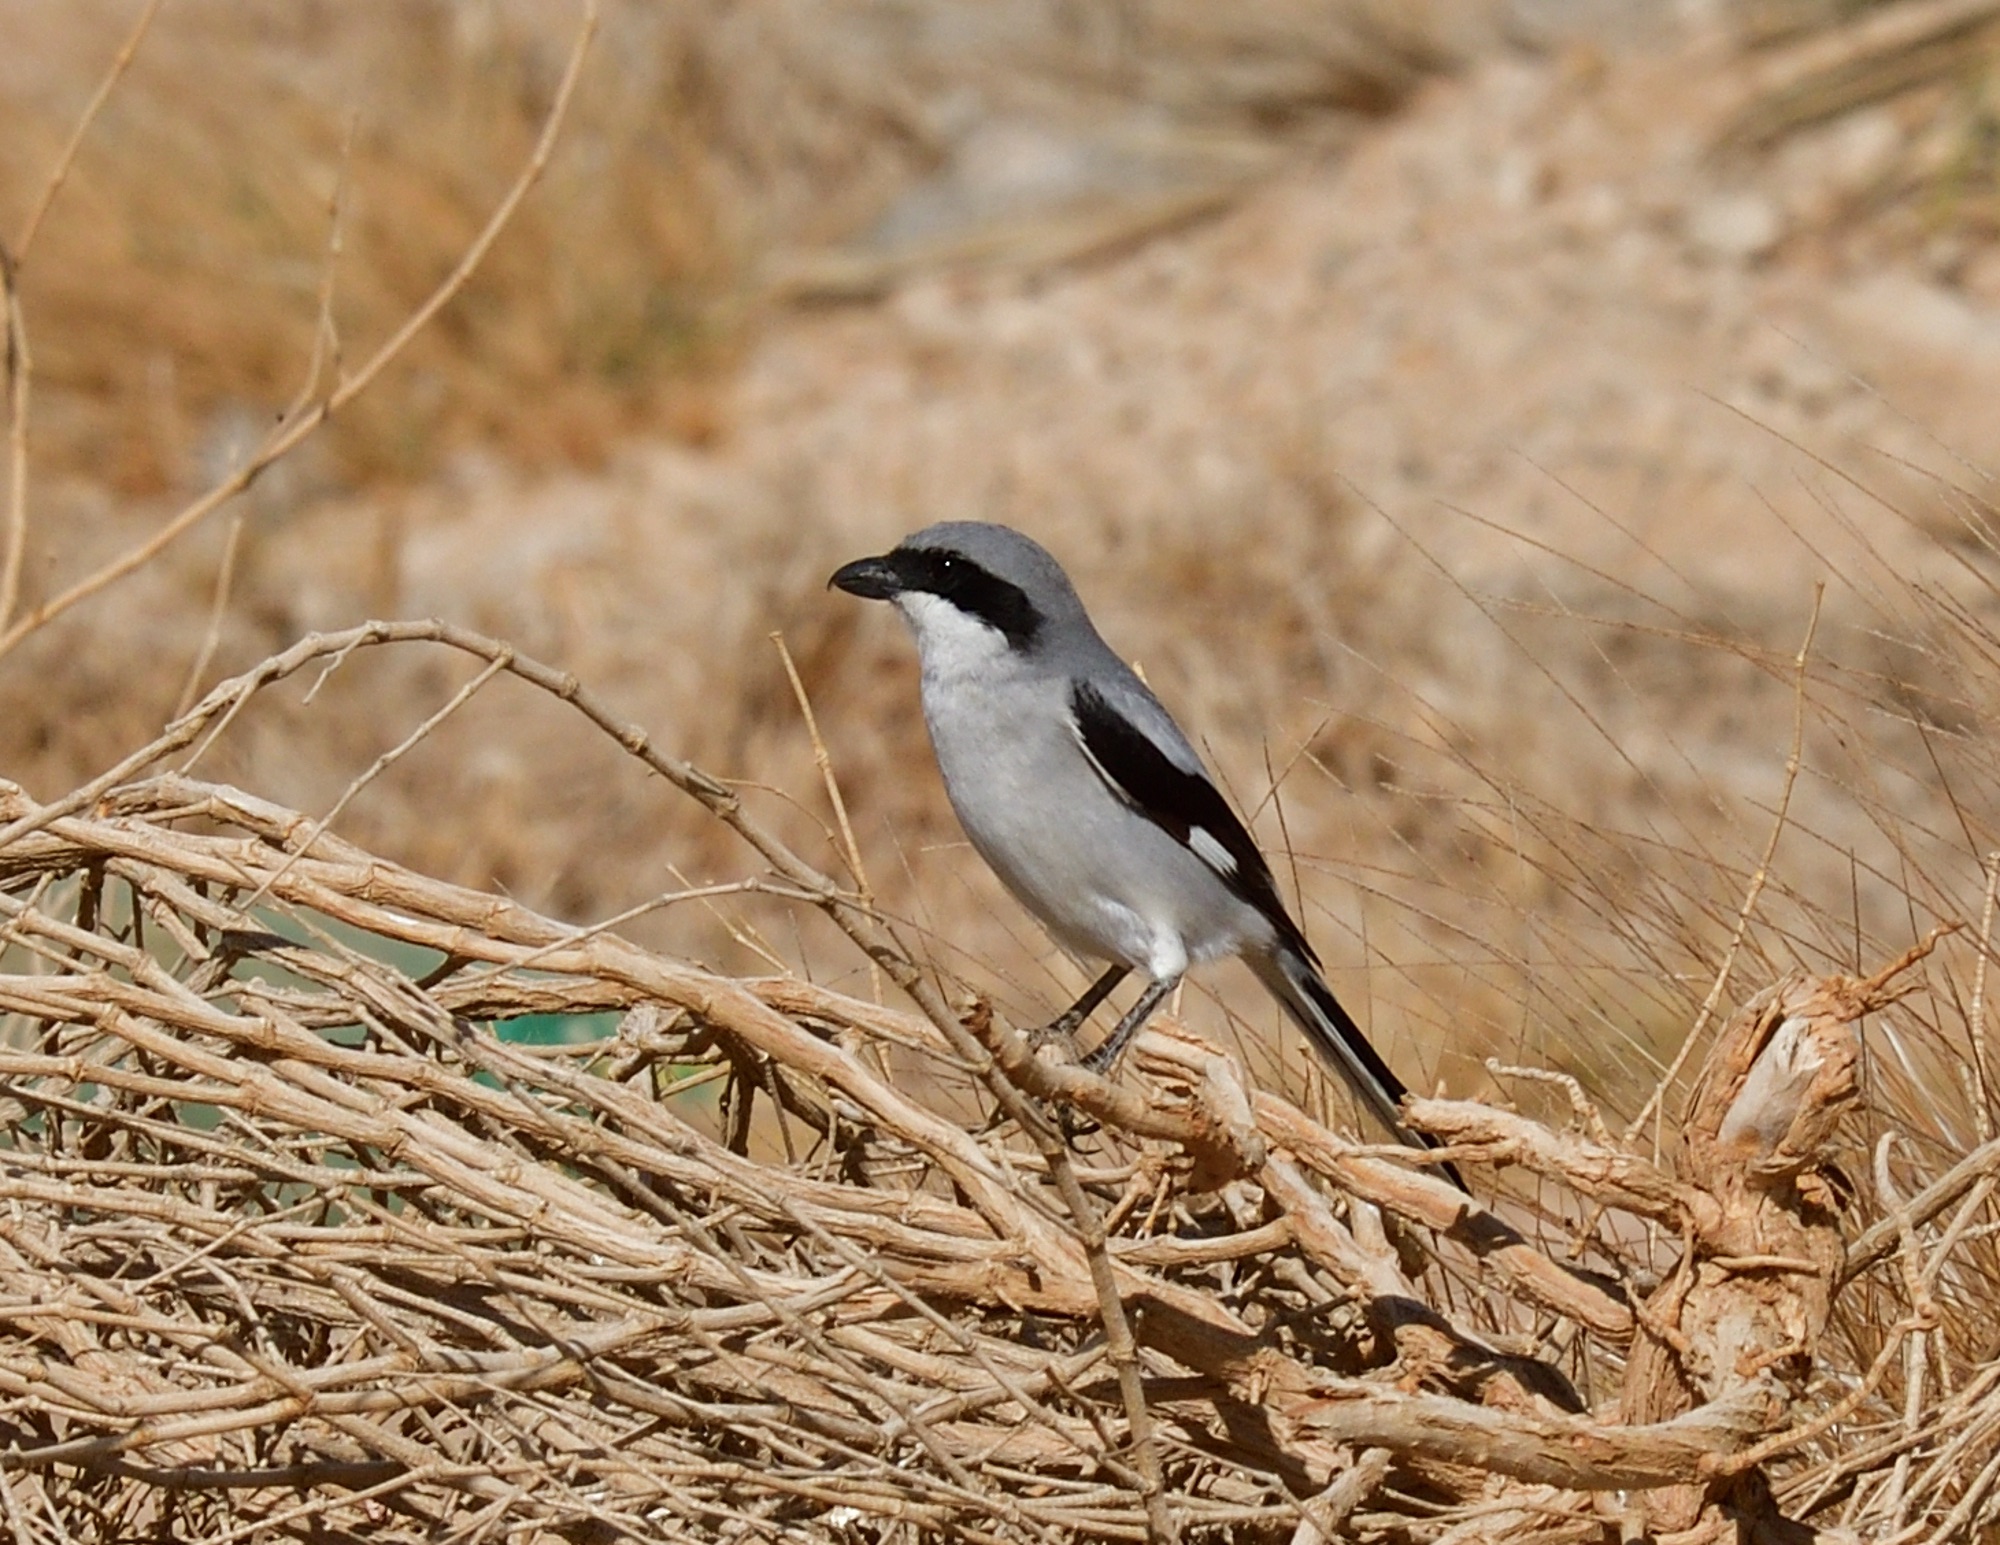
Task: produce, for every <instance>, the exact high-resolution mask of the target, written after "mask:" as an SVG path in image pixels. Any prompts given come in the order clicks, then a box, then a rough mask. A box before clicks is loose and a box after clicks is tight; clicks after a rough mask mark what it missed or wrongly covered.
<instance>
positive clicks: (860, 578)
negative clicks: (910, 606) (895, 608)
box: [827, 553, 905, 601]
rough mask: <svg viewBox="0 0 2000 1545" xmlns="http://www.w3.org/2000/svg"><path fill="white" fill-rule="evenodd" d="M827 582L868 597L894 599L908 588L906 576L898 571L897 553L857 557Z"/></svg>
mask: <svg viewBox="0 0 2000 1545" xmlns="http://www.w3.org/2000/svg"><path fill="white" fill-rule="evenodd" d="M827 584H829V585H830V586H832V587H833V588H834V589H836V590H845V591H846V592H847V593H848V594H849V595H858V596H860V597H861V598H862V599H863V600H864V601H893V600H894V599H895V598H896V597H897V596H898V595H900V594H901V593H902V592H903V589H904V588H905V587H904V585H903V580H902V576H901V575H899V574H898V573H897V572H896V560H895V555H894V554H893V553H890V554H885V555H884V556H882V557H880V558H856V559H855V560H854V562H852V563H848V564H843V565H841V567H839V568H837V569H835V570H834V571H833V578H831V579H829V580H828V581H827Z"/></svg>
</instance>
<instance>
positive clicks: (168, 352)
mask: <svg viewBox="0 0 2000 1545" xmlns="http://www.w3.org/2000/svg"><path fill="white" fill-rule="evenodd" d="M7 9H8V14H7V16H6V18H5V20H4V23H0V24H4V25H5V26H6V27H7V29H8V30H9V32H10V34H11V35H12V36H14V37H16V38H17V39H20V40H23V41H24V42H25V41H26V40H29V39H32V40H33V41H32V47H23V48H21V49H20V50H19V51H18V52H17V54H16V60H15V63H14V64H13V66H12V67H11V68H10V69H8V70H7V71H5V72H4V73H0V91H4V93H5V100H6V101H7V104H8V108H9V122H10V125H11V126H12V127H11V130H10V132H9V134H8V135H7V138H6V144H5V146H4V147H0V190H4V194H3V195H0V228H4V229H5V230H7V231H8V233H9V239H10V240H11V239H12V238H13V237H14V236H15V235H17V234H18V232H19V230H20V227H21V224H22V222H23V220H24V219H25V217H26V215H27V212H28V208H29V205H30V202H31V201H32V200H33V198H34V197H35V196H36V195H37V194H38V193H39V191H40V189H41V187H42V185H43V180H44V178H45V176H46V174H47V169H48V167H49V166H50V165H51V164H52V163H53V161H54V159H55V156H56V152H57V151H58V149H59V148H60V147H61V145H62V144H63V142H64V141H65V139H66V138H67V137H68V135H69V133H70V130H71V128H72V127H73V125H74V123H75V121H76V117H77V114H78V113H79V111H80V110H81V108H82V107H83V104H84V102H85V101H86V99H87V98H88V96H89V93H90V91H91V89H92V88H93V87H94V86H95V85H96V84H97V81H98V78H99V76H100V74H101V72H102V70H103V69H104V67H105V65H106V64H107V63H108V62H109V59H110V57H111V53H112V51H113V49H114V48H115V45H116V43H117V40H118V39H119V37H120V36H121V35H122V34H123V32H124V30H125V28H126V27H127V26H128V25H129V24H130V21H131V19H132V17H134V16H135V15H137V13H138V12H137V7H134V6H130V5H122V4H112V3H109V0H92V3H86V4H80V5H76V6H63V7H59V8H57V9H55V10H50V9H48V8H47V7H42V6H38V5H35V4H33V3H32V0H25V3H14V4H11V5H10V6H9V7H8V8H7ZM647 9H650V8H641V7H636V6H631V7H620V8H618V9H616V10H615V12H614V13H613V15H612V17H611V18H610V21H611V25H612V28H613V35H612V36H611V37H610V38H609V39H608V40H607V41H608V44H609V46H608V47H607V48H605V49H601V50H600V51H599V53H598V56H597V60H596V62H595V64H594V66H593V68H592V72H591V78H590V80H589V82H588V83H587V85H586V89H585V91H584V93H583V103H582V107H581V110H580V114H579V119H578V122H577V123H576V124H575V125H574V126H573V128H574V132H573V133H572V135H571V137H570V139H569V141H568V143H567V144H566V146H565V147H564V151H563V153H562V155H561V156H560V157H559V158H558V159H557V162H556V164H555V165H554V167H553V168H552V169H551V172H550V176H549V179H548V182H547V186H546V187H545V188H544V190H543V193H542V196H541V197H540V198H539V199H538V200H537V201H536V202H535V204H534V205H533V206H532V207H530V208H529V209H528V210H526V211H524V212H523V214H522V216H521V218H519V219H518V220H516V221H515V222H514V223H513V224H512V226H511V227H510V228H509V231H508V234H507V239H506V241H505V242H503V243H502V244H501V246H500V248H499V249H498V250H497V251H496V252H495V253H494V254H493V257H492V260H491V261H490V262H489V263H488V264H487V265H486V266H485V268H484V269H483V270H482V272H481V273H480V275H479V277H478V279H477V280H476V281H475V282H474V283H473V284H472V285H471V286H470V287H468V289H467V291H466V292H465V295H464V296H463V298H462V300H461V302H460V304H459V305H458V306H457V307H456V308H454V311H453V313H452V315H451V317H450V318H449V319H448V320H446V321H445V322H444V323H443V325H441V326H439V327H437V328H433V329H431V330H430V331H429V332H428V333H427V334H426V336H425V337H424V338H423V339H422V340H421V341H420V342H419V343H418V344H417V345H416V347H415V349H414V351H413V352H412V354H411V355H410V357H409V360H408V363H407V364H406V366H405V368H404V369H403V370H401V371H399V372H398V373H397V374H396V375H395V377H393V378H392V379H391V380H389V381H387V382H385V383H384V385H383V388H382V389H381V390H380V391H377V392H374V393H371V394H370V395H369V396H368V397H366V398H365V399H363V400H361V401H359V402H357V403H356V404H355V406H354V411H353V412H352V414H350V415H348V416H347V417H346V420H345V421H344V422H343V423H342V424H341V425H340V426H339V427H338V428H337V430H336V431H335V433H334V434H332V435H330V436H328V437H326V438H325V439H324V440H323V441H322V442H320V443H319V444H318V445H317V446H316V447H315V450H314V452H313V453H312V456H311V457H310V458H309V461H310V462H311V466H310V467H309V468H308V469H306V470H304V471H295V472H294V474H293V475H294V477H303V478H304V479H305V482H304V484H303V487H305V488H307V489H310V488H311V487H313V486H314V485H318V486H321V487H324V486H326V485H327V484H329V483H334V484H339V483H352V482H356V481H364V480H368V479H373V478H380V477H383V476H385V475H387V476H391V477H410V476H413V475H416V474H419V473H423V472H427V471H430V470H432V469H434V468H435V467H436V466H437V465H438V464H439V462H440V460H441V459H442V458H443V457H444V456H445V455H446V454H448V453H449V452H451V451H453V450H455V449H462V448H463V447H465V446H467V445H469V444H473V443H478V442H484V441H489V440H493V439H504V440H506V442H507V443H508V444H509V446H510V449H511V451H512V452H513V453H514V454H516V455H518V456H520V457H522V458H523V459H524V460H526V461H529V462H539V463H548V462H555V461H561V462H571V461H576V460H579V459H583V460H590V459H595V458H598V457H601V456H602V455H603V454H604V453H605V451H606V449H607V447H608V446H609V445H610V444H612V443H613V442H614V441H615V440H616V439H617V438H619V437H620V436H622V435H623V434H625V433H628V432H630V430H631V429H632V428H633V427H634V426H635V425H637V424H640V423H646V424H649V425H652V426H655V427H666V428H672V427H673V426H674V425H675V424H676V422H677V418H676V415H679V418H678V422H679V424H680V426H681V427H682V428H683V429H684V430H685V431H686V432H687V433H689V434H692V435H697V436H699V435H705V434H709V433H712V432H713V431H714V429H715V423H714V419H713V401H712V394H711V393H710V392H709V391H708V389H707V387H706V386H705V384H704V377H705V372H706V371H707V369H708V368H709V366H710V365H711V364H714V363H717V362H719V359H720V355H719V354H718V351H719V350H722V349H724V348H726V345H727V343H728V335H729V328H728V325H727V323H726V322H724V321H723V320H721V316H722V314H721V313H720V312H719V311H718V309H717V302H718V300H719V299H721V298H722V297H724V296H726V295H727V294H728V292H729V290H730V288H731V286H732V283H733V278H732V274H733V267H734V262H733V259H732V257H731V255H730V253H729V251H728V245H727V241H726V239H725V237H724V236H723V234H722V233H721V232H720V231H719V230H718V228H717V224H716V221H717V214H716V210H715V208H714V205H713V200H712V197H711V195H710V193H709V191H708V189H707V187H706V186H705V182H704V176H705V170H704V161H703V158H704V154H705V152H704V148H703V146H702V143H701V141H700V139H699V137H698V135H697V133H696V130H695V127H694V126H693V124H692V123H691V122H690V118H689V114H690V111H691V108H690V104H689V103H688V101H687V98H686V95H685V93H683V92H681V91H678V90H676V89H675V86H676V78H675V77H676V71H677V68H678V66H679V63H680V61H681V59H682V57H683V54H684V47H683V39H682V37H681V34H680V31H679V29H678V26H677V23H676V22H675V20H674V19H673V18H670V17H668V16H665V15H661V16H660V17H658V18H657V19H655V20H653V21H650V22H649V21H648V20H647V18H646V16H645V14H644V12H645V11H646V10H647ZM575 15H576V13H575V11H574V10H573V9H572V8H569V7H561V6H555V7H550V6H539V5H527V6H521V5H504V6H486V7H463V8H461V7H453V6H447V5H430V4H417V5H410V6H400V7H388V8H383V7H366V8H355V7H345V6H335V7H328V8H321V9H318V10H311V9H302V8H296V7H292V8H285V9H282V10H280V11H276V12H273V11H271V10H269V9H268V8H259V7H250V6H244V5H241V4H237V3H233V0H196V3H194V4H190V5H178V6H175V7H174V8H173V9H172V11H171V12H169V13H167V14H166V15H165V16H164V17H163V18H161V19H160V20H159V21H158V23H157V24H156V25H155V26H153V27H152V28H151V29H150V30H149V32H148V34H147V36H146V39H145V41H144V43H143V45H142V46H141V48H140V49H139V50H138V53H137V55H136V57H135V59H134V61H133V64H132V67H131V69H130V71H129V73H128V74H127V76H126V78H125V79H124V81H122V82H121V84H120V87H119V89H118V90H117V91H116V92H115V93H114V94H113V95H112V97H111V98H110V100H109V101H108V102H107V104H106V106H105V110H104V112H103V113H102V114H101V116H100V117H99V120H98V122H97V123H96V124H95V126H94V128H93V132H92V133H91V135H90V137H89V138H88V140H87V141H86V142H85V144H84V145H83V147H82V151H81V154H80V155H79V157H78V160H77V163H76V166H75V169H74V171H73V173H72V175H71V178H70V181H69V185H68V187H67V188H66V190H65V191H64V194H63V196H62V198H61V199H60V200H59V201H58V202H57V204H56V206H55V208H54V209H53V211H52V212H51V216H50V218H49V220H48V221H47V223H46V226H45V228H44V229H43V231H42V232H41V233H40V236H39V239H38V241H37V250H36V251H35V253H34V254H33V255H32V259H31V261H30V262H29V263H28V264H27V266H26V268H25V271H24V273H23V276H22V290H23V300H24V305H25V307H26V311H27V315H28V317H29V318H30V321H31V325H32V327H33V334H32V337H33V342H34V346H35V354H36V363H37V366H38V377H39V388H40V394H41V401H40V404H39V410H40V417H39V423H38V430H37V435H36V442H35V456H36V461H37V465H38V467H39V468H41V469H42V470H43V471H44V473H45V474H65V473H73V472H75V471H77V470H79V469H86V468H87V469H89V470H90V472H91V473H92V475H93V476H95V477H97V478H99V479H101V480H102V479H108V481H109V482H110V483H111V485H112V486H114V487H115V488H117V489H118V490H119V492H120V493H121V494H124V495H126V496H132V495H151V494H160V493H172V494H179V493H182V492H184V491H185V490H188V489H190V488H195V487H201V486H205V485H206V484H207V483H208V482H210V481H212V480H213V479H214V478H215V477H216V475H217V474H218V473H219V471H220V470H221V469H222V468H224V467H226V466H228V465H229V464H230V463H231V462H232V461H233V460H234V459H235V458H237V457H239V456H240V455H242V454H243V453H244V452H246V451H247V450H248V449H249V446H250V445H251V444H254V443H255V441H256V440H257V439H258V438H259V437H261V434H262V432H263V427H264V425H265V424H266V423H268V421H269V416H270V415H271V414H272V413H274V412H275V411H276V410H277V409H278V408H279V407H280V406H281V405H282V404H283V403H285V402H286V401H288V400H289V399H290V398H291V397H292V396H293V394H294V393H296V392H297V390H298V388H299V377H300V372H301V370H302V368H303V365H304V362H305V361H306V359H307V358H308V357H309V356H310V355H311V353H312V350H313V347H314V344H315V339H314V316H315V307H314V298H315V295H316V293H317V291H318V288H319V286H320V283H321V280H322V275H323V266H324V265H323V261H322V254H323V252H324V250H325V248H326V246H327V241H328V231H329V226H330V223H331V222H330V208H331V206H332V204H333V202H334V201H335V199H336V196H338V198H339V200H340V203H341V206H342V209H341V214H340V218H339V222H338V224H339V234H340V243H341V249H342V250H341V255H340V259H339V272H338V287H337V291H336V294H335V304H334V308H333V316H334V320H335V321H336V323H337V324H338V327H339V332H340V337H341V339H342V341H343V343H344V346H345V351H346V353H347V355H348V357H350V358H358V357H360V356H362V355H365V354H366V353H367V352H369V351H370V350H372V349H373V348H374V347H375V345H376V344H377V343H378V342H379V341H380V340H381V339H382V338H383V337H386V336H387V335H388V333H389V332H390V331H391V330H392V329H393V328H394V327H395V325H396V324H397V323H399V322H400V321H401V320H402V318H403V317H404V316H405V315H407V314H408V313H409V311H410V310H411V308H413V307H414V306H415V305H416V304H417V303H418V301H420V300H421V299H422V298H423V296H424V295H425V294H426V293H428V292H429V290H430V289H431V288H432V287H433V286H435V285H436V284H437V283H438V282H439V281H440V280H441V279H442V278H443V277H444V276H445V274H447V273H448V272H449V271H450V269H451V266H452V264H453V263H454V262H455V261H456V260H457V258H458V256H459V254H460V253H461V252H462V251H463V250H464V248H465V245H466V243H467V242H468V241H470V240H471V238H472V236H473V234H474V233H475V232H476V231H477V230H478V228H479V224H480V222H481V221H482V220H483V219H484V217H485V213H486V211H487V209H488V208H489V207H490V205H491V204H492V202H493V200H494V199H495V198H496V197H497V195H498V193H499V191H500V190H501V189H502V188H504V187H505V185H506V182H507V180H508V179H509V178H510V177H511V175H512V173H513V169H514V168H515V166H516V165H518V163H519V162H520V160H521V158H522V157H523V156H524V155H526V154H527V152H528V149H529V147H530V146H531V145H532V144H533V141H534V137H535V134H536V131H537V129H538V128H539V125H540V123H541V121H542V118H543V117H544V116H545V114H546V111H547V107H548V102H549V97H550V94H551V93H552V92H553V90H554V89H555V85H556V81H557V80H558V78H559V76H560V73H561V66H562V60H563V55H564V51H565V50H566V48H567V44H568V39H569V35H570V33H571V31H572V30H573V27H574V21H575Z"/></svg>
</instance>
